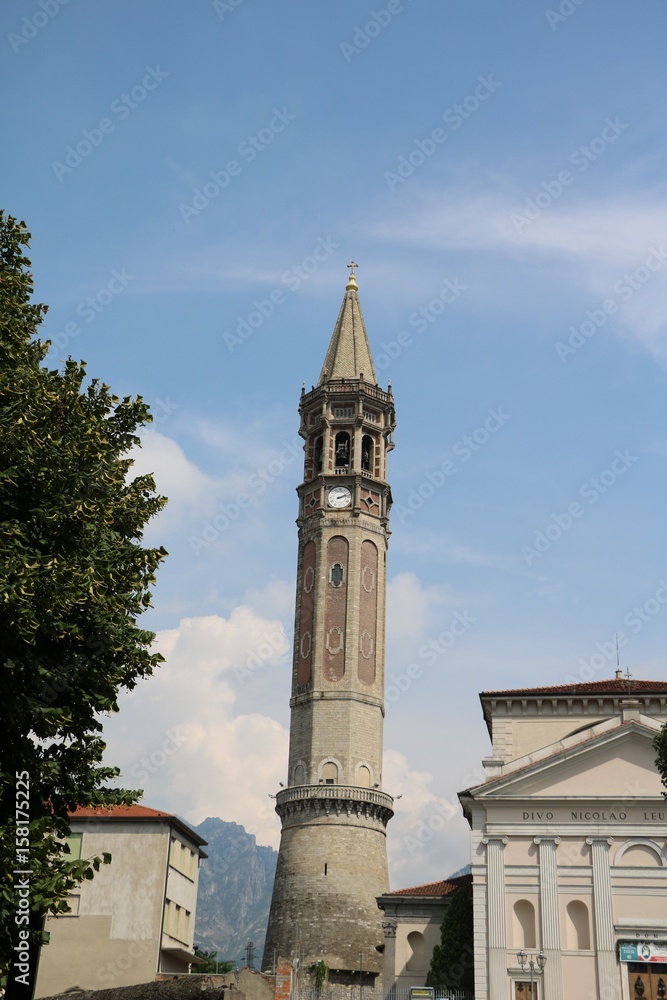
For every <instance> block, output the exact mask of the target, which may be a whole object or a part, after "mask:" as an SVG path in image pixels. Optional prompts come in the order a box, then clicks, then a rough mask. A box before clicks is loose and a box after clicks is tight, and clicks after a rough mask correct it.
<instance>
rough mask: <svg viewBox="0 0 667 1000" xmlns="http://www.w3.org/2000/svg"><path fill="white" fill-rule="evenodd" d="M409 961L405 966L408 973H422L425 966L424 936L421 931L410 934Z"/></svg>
mask: <svg viewBox="0 0 667 1000" xmlns="http://www.w3.org/2000/svg"><path fill="white" fill-rule="evenodd" d="M408 949H409V955H408V961H407V964H406V966H405V968H406V970H407V971H408V972H421V971H422V970H423V969H424V968H425V966H424V935H423V934H422V933H421V932H420V931H411V932H410V933H409V934H408Z"/></svg>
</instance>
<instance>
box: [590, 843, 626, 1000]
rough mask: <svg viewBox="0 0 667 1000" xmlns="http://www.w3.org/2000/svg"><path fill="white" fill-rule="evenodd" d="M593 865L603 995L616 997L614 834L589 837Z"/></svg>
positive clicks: (601, 994) (598, 951) (598, 957)
mask: <svg viewBox="0 0 667 1000" xmlns="http://www.w3.org/2000/svg"><path fill="white" fill-rule="evenodd" d="M586 843H587V844H588V845H589V847H590V849H591V860H592V865H593V907H594V913H595V950H596V953H597V974H598V990H599V993H600V997H604V998H607V997H609V998H615V997H616V995H617V991H618V971H617V968H616V953H615V937H614V911H613V904H612V893H611V873H610V869H609V848H610V847H611V845H612V844H613V843H614V838H613V837H587V838H586Z"/></svg>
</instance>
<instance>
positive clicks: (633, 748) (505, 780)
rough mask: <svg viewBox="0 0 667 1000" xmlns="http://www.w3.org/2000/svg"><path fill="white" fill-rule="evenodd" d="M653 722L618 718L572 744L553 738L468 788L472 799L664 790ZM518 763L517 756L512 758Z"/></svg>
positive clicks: (645, 793)
mask: <svg viewBox="0 0 667 1000" xmlns="http://www.w3.org/2000/svg"><path fill="white" fill-rule="evenodd" d="M654 726H655V724H654V725H652V726H650V727H649V726H646V725H643V724H642V723H637V722H632V723H625V724H620V722H619V725H618V726H617V727H615V728H613V729H611V730H608V731H606V732H604V733H602V734H600V735H598V736H595V737H593V738H591V739H589V740H585V741H583V742H582V741H580V742H578V743H576V744H574V745H572V746H565V747H564V746H563V744H562V743H561V744H556V745H555V746H554V748H553V753H550V754H549V753H546V751H547V750H548V749H549V748H545V751H542V755H541V757H540V759H539V760H536V761H535V760H527V762H526V764H525V765H524V766H520V767H518V768H517V767H514V768H513V769H512V770H508V771H507V772H506V773H504V774H502V775H500V776H498V777H497V778H494V779H492V780H491V781H488V782H486V783H485V784H484V785H478V786H477V787H476V788H473V789H471V790H470V793H471V794H472V796H473V798H475V799H478V800H479V799H504V798H510V797H511V798H515V797H517V796H518V797H522V796H526V797H530V798H534V797H539V798H545V799H548V798H563V797H568V798H569V797H573V798H592V799H594V798H598V797H605V796H607V795H611V796H613V795H617V794H618V789H619V788H624V789H626V790H627V791H628V793H629V794H632V795H633V796H636V797H653V796H659V795H661V793H662V792H663V791H664V788H663V786H662V784H661V781H660V775H659V774H658V772H657V770H656V767H655V756H656V754H655V750H654V749H653V746H652V742H653V739H654V737H655V735H656V731H657V727H655V728H654ZM515 763H516V762H515Z"/></svg>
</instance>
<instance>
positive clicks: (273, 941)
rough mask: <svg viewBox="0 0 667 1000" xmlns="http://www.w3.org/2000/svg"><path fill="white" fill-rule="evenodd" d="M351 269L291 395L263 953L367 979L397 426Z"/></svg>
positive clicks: (384, 876) (382, 871)
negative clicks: (283, 725) (296, 448)
mask: <svg viewBox="0 0 667 1000" xmlns="http://www.w3.org/2000/svg"><path fill="white" fill-rule="evenodd" d="M356 266H357V265H356V264H354V263H352V264H350V265H349V267H350V269H351V273H350V276H349V280H348V284H347V286H346V289H345V297H344V299H343V304H342V306H341V309H340V313H339V315H338V319H337V321H336V326H335V328H334V332H333V335H332V337H331V342H330V344H329V349H328V351H327V354H326V358H325V361H324V366H323V368H322V372H321V374H320V378H319V381H318V383H317V386H316V387H314V388H313V389H312V390H311V391H310V392H305V390H302V393H301V402H300V405H299V413H300V415H301V426H300V430H299V433H300V435H301V437H302V438H303V439H304V442H305V445H304V452H305V463H304V475H303V482H302V483H301V485H300V486H299V487H298V489H297V492H298V495H299V516H298V519H297V524H298V527H299V552H298V564H297V592H296V618H295V632H294V661H293V670H292V694H291V699H290V708H291V725H290V748H289V764H288V773H287V784H286V787H284V788H282V789H281V790H280V791H279V792H278V794H277V796H276V812H277V813H278V815H279V816H280V819H281V821H282V833H281V840H280V851H279V856H278V866H277V870H276V877H275V883H274V888H273V898H272V901H271V914H270V917H269V926H268V931H267V938H266V948H265V951H264V968H265V969H269V968H271V967H272V966H273V960H274V956H277V957H278V958H292V957H293V956H294V955H296V956H298V958H299V959H300V961H301V962H302V963H305V965H310V964H312V963H314V962H318V961H320V960H323V961H324V962H326V964H327V965H328V967H329V969H330V980H331V981H332V982H340V983H354V984H359V982H360V974H361V976H363V981H364V982H369V981H371V979H372V980H373V981H374V978H375V976H376V975H377V974H378V973H379V972H380V971H381V968H382V955H381V953H380V952H379V951H378V946H380V945H381V944H382V942H383V940H384V936H383V932H382V913H381V911H380V910H379V909H378V907H377V904H376V896H379V895H381V894H382V893H384V892H386V891H387V890H388V884H389V882H388V873H387V849H386V826H387V822H388V821H389V819H390V818H391V817H392V815H393V810H392V806H393V799H392V798H391V796H389V795H387V794H386V793H385V792H383V791H382V726H383V719H384V631H385V629H384V626H385V596H386V553H387V541H388V537H389V509H390V507H391V491H390V488H389V485H388V483H387V453H388V452H389V451H390V450H391V449H392V448H393V440H392V435H393V431H394V427H395V417H394V400H393V396H392V394H391V389H389V391H387V392H385V391H384V390H383V389H381V388H380V387H379V386H378V384H377V380H376V376H375V369H374V367H373V360H372V357H371V352H370V347H369V344H368V337H367V334H366V328H365V326H364V320H363V316H362V313H361V307H360V305H359V297H358V287H357V282H356V280H355V277H354V269H355V268H356Z"/></svg>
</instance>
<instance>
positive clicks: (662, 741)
mask: <svg viewBox="0 0 667 1000" xmlns="http://www.w3.org/2000/svg"><path fill="white" fill-rule="evenodd" d="M653 749H654V750H655V752H656V753H657V755H658V756H657V757H656V759H655V766H656V767H657V769H658V772H659V774H660V777H661V778H662V783H663V785H664V786H665V788H666V789H667V722H666V723H665V724H664V726H663V727H662V729H661V730H660V732H659V733H658V735H657V736H656V738H655V739H654V740H653ZM662 794H663V795H664V796H665V798H667V791H664V792H663V793H662Z"/></svg>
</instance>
